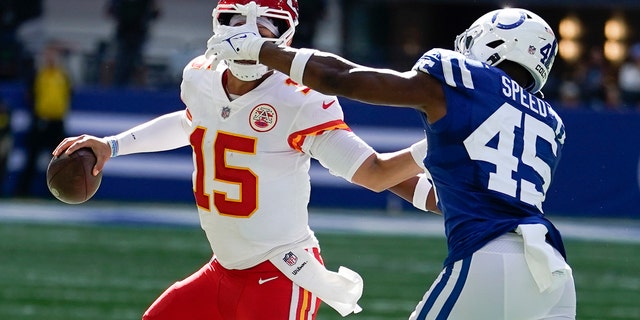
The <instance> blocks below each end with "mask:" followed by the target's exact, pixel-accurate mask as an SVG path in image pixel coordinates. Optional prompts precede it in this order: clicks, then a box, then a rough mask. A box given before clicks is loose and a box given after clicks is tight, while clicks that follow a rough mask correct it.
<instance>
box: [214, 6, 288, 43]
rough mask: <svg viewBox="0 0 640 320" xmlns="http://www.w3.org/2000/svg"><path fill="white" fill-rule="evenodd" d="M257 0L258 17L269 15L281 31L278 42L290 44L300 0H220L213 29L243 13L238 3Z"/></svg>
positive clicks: (215, 11)
mask: <svg viewBox="0 0 640 320" xmlns="http://www.w3.org/2000/svg"><path fill="white" fill-rule="evenodd" d="M250 2H255V3H256V4H257V5H258V17H267V18H271V19H272V20H273V23H274V24H275V26H276V27H277V28H278V31H279V32H280V37H279V38H278V41H277V42H276V43H278V44H281V43H283V44H289V43H290V41H291V39H292V38H293V34H294V33H295V30H296V29H295V28H296V26H297V25H298V0H220V1H219V2H218V6H216V7H215V9H213V13H212V16H213V29H214V30H216V29H217V28H216V26H217V25H229V21H230V20H231V17H232V16H233V15H235V14H243V12H242V11H241V10H239V8H238V5H246V4H248V3H250Z"/></svg>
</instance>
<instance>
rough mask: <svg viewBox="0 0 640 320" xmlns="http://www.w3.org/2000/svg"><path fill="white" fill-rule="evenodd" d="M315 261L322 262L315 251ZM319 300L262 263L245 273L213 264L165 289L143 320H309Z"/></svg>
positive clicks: (244, 271) (312, 317) (315, 310)
mask: <svg viewBox="0 0 640 320" xmlns="http://www.w3.org/2000/svg"><path fill="white" fill-rule="evenodd" d="M313 253H314V256H315V257H316V258H317V259H318V260H319V261H320V262H322V258H321V257H320V253H319V250H318V249H313ZM319 307H320V299H318V298H317V297H316V296H315V295H313V294H311V292H309V291H307V290H305V289H303V288H301V287H299V286H297V285H296V284H294V283H293V282H292V281H291V280H289V278H287V277H286V276H285V275H284V274H282V272H280V270H278V269H276V267H274V266H273V264H271V262H269V261H265V262H263V263H261V264H259V265H257V266H255V267H253V268H250V269H245V270H227V269H225V268H223V267H222V266H221V265H220V264H219V263H218V261H217V260H215V259H213V260H212V261H211V262H210V263H208V264H206V265H204V266H203V267H202V268H201V269H200V270H198V271H197V272H196V273H194V274H192V275H191V276H189V277H188V278H186V279H184V280H182V281H179V282H176V283H175V284H173V285H172V286H171V287H169V288H168V289H167V290H166V291H165V292H164V293H163V294H162V295H161V296H160V297H158V299H157V300H156V301H155V302H154V303H153V304H152V305H151V306H150V307H149V309H148V310H147V311H146V312H145V314H144V316H143V317H142V319H143V320H245V319H246V320H255V319H261V320H287V319H288V320H309V319H315V317H316V314H317V312H318V308H319Z"/></svg>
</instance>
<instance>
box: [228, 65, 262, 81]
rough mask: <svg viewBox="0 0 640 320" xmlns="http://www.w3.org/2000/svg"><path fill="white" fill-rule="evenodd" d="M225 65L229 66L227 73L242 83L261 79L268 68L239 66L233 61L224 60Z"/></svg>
mask: <svg viewBox="0 0 640 320" xmlns="http://www.w3.org/2000/svg"><path fill="white" fill-rule="evenodd" d="M225 63H226V64H227V65H228V66H229V71H231V74H233V75H234V76H235V77H236V78H238V79H240V80H242V81H253V80H258V79H260V78H262V76H264V75H265V74H266V73H267V72H268V71H269V68H267V66H265V65H263V64H259V63H256V64H240V63H237V62H235V61H233V60H225Z"/></svg>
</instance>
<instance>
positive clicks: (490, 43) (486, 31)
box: [455, 8, 558, 93]
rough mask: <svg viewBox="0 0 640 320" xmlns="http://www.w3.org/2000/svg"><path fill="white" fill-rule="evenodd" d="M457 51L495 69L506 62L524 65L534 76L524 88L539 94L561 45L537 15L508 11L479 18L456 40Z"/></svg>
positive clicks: (513, 10)
mask: <svg viewBox="0 0 640 320" xmlns="http://www.w3.org/2000/svg"><path fill="white" fill-rule="evenodd" d="M455 50H456V51H457V52H460V53H462V54H464V55H465V56H467V57H470V58H471V59H475V60H479V61H482V62H484V63H487V64H489V65H492V66H495V65H498V64H499V63H500V62H502V61H504V60H509V61H513V62H515V63H517V64H519V65H521V66H522V67H524V68H525V69H526V70H527V71H529V73H530V74H531V76H532V77H533V83H531V84H530V85H529V86H528V87H526V88H525V89H526V90H527V91H529V92H531V93H537V92H538V91H540V89H542V87H543V86H544V84H545V82H547V78H548V77H549V72H550V71H551V67H552V65H553V61H554V60H555V57H556V54H557V53H558V42H557V40H556V37H555V35H554V33H553V31H552V30H551V27H549V25H548V24H547V23H546V22H545V21H544V20H543V19H542V18H540V17H539V16H538V15H536V14H535V13H533V12H531V11H528V10H525V9H518V8H505V9H499V10H495V11H491V12H489V13H487V14H485V15H483V16H482V17H480V18H478V20H476V21H475V22H474V23H473V24H472V25H471V27H469V29H467V30H465V31H464V32H463V33H462V34H460V35H458V36H457V37H456V42H455ZM525 85H526V84H525Z"/></svg>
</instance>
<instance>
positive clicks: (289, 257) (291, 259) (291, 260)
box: [282, 251, 298, 266]
mask: <svg viewBox="0 0 640 320" xmlns="http://www.w3.org/2000/svg"><path fill="white" fill-rule="evenodd" d="M282 260H284V262H286V263H287V264H288V265H290V266H292V265H294V264H296V262H298V257H297V256H296V255H295V254H293V252H291V251H289V253H287V254H285V255H284V258H283V259H282Z"/></svg>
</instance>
